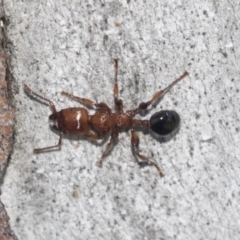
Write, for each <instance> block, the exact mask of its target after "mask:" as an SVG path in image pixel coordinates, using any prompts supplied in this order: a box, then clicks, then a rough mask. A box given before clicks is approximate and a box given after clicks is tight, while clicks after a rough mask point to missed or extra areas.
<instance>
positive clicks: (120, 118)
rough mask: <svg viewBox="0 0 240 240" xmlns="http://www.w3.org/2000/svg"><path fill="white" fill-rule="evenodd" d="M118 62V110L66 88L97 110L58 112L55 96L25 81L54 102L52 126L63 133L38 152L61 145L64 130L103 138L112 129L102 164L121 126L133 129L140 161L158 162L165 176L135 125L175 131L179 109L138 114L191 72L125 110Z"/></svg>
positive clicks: (167, 132)
mask: <svg viewBox="0 0 240 240" xmlns="http://www.w3.org/2000/svg"><path fill="white" fill-rule="evenodd" d="M114 63H115V84H114V89H113V95H114V103H115V106H116V112H112V111H111V109H110V108H109V107H108V105H107V104H106V103H103V102H101V103H95V102H93V101H91V100H90V99H87V98H81V97H77V96H74V95H72V94H70V93H67V92H64V91H62V95H64V96H67V97H69V98H71V99H73V100H76V101H78V102H80V103H82V104H84V105H85V106H86V107H88V108H95V110H96V112H95V113H94V114H93V115H89V113H88V111H87V109H85V108H82V107H75V108H66V109H62V110H61V111H59V112H58V111H57V110H56V107H55V105H54V103H53V102H52V101H51V100H49V99H47V98H45V97H42V96H40V95H39V94H37V93H35V92H33V91H32V90H31V89H30V88H29V87H28V86H27V85H26V84H24V90H25V91H26V92H27V93H29V94H30V95H32V96H35V97H37V98H39V99H41V100H43V101H45V102H47V103H48V104H49V105H50V107H51V110H52V112H53V113H52V114H51V115H50V116H49V121H50V123H51V124H50V126H51V127H52V129H54V130H57V131H58V132H59V133H60V137H59V141H58V144H56V145H54V146H50V147H44V148H36V149H34V153H40V152H43V151H46V150H49V149H53V148H57V147H60V146H61V144H62V136H63V134H75V135H83V136H85V137H86V138H88V139H92V140H99V139H102V138H104V137H106V136H107V134H108V133H111V138H110V141H109V143H108V144H107V146H106V149H105V151H104V152H103V154H102V157H101V159H100V161H99V162H98V164H99V166H102V163H103V160H104V158H105V156H106V155H107V153H108V152H109V150H110V149H111V148H112V147H113V145H114V143H116V140H117V138H118V132H119V130H120V129H131V146H132V151H133V154H134V156H135V157H136V159H137V161H138V163H140V162H146V163H148V164H151V165H153V166H155V167H156V168H157V170H158V173H159V175H160V177H163V176H164V174H163V172H162V171H161V169H160V167H159V166H158V165H157V164H156V163H155V162H153V161H151V160H149V159H148V158H147V157H145V156H144V155H141V154H140V153H139V137H138V135H137V133H136V132H135V131H134V128H139V127H140V128H143V129H149V128H150V129H151V130H152V131H153V132H154V133H155V134H156V135H158V136H160V137H166V136H169V135H172V134H174V133H175V132H176V131H177V130H178V128H179V124H180V117H179V115H178V113H177V112H175V111H169V110H162V111H160V112H157V113H155V114H153V115H152V116H151V118H150V120H139V119H135V118H134V116H135V115H136V114H137V113H139V112H140V111H142V110H146V109H147V108H148V107H149V106H150V105H151V104H152V103H154V102H156V101H158V100H159V99H160V98H161V97H162V96H163V95H164V94H165V93H166V92H168V91H169V90H170V89H171V88H172V87H173V86H174V85H175V84H176V83H178V82H179V81H180V80H182V79H183V78H184V77H186V76H187V75H188V72H187V71H185V72H184V73H183V74H182V75H181V76H180V77H179V78H177V79H176V80H175V81H173V82H172V83H171V84H170V85H169V86H168V87H166V88H165V89H163V90H160V91H158V92H157V93H155V94H154V95H153V97H152V99H151V100H149V101H147V102H142V103H140V104H139V106H138V107H137V108H135V109H132V110H128V111H123V101H122V100H121V99H119V98H118V79H117V76H118V59H114Z"/></svg>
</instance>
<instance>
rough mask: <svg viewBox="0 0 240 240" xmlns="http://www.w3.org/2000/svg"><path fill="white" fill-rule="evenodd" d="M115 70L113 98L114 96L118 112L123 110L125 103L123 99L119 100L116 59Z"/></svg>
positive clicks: (116, 62)
mask: <svg viewBox="0 0 240 240" xmlns="http://www.w3.org/2000/svg"><path fill="white" fill-rule="evenodd" d="M114 68H115V77H114V79H115V84H114V89H113V96H114V102H115V105H116V107H117V110H120V111H122V108H123V102H122V99H119V98H118V78H117V76H118V59H114Z"/></svg>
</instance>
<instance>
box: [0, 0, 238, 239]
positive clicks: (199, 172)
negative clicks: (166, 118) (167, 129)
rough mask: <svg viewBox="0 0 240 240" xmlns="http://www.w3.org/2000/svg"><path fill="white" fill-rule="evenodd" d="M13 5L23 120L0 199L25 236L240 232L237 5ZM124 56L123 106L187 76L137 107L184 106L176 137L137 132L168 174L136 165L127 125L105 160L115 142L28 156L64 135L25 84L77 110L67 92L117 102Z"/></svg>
mask: <svg viewBox="0 0 240 240" xmlns="http://www.w3.org/2000/svg"><path fill="white" fill-rule="evenodd" d="M4 3H5V6H4V7H5V12H6V19H7V21H6V22H5V25H6V29H7V30H6V34H7V37H8V39H9V43H8V45H7V49H8V52H9V53H10V57H11V68H10V72H11V74H12V76H13V79H14V81H13V83H12V85H11V90H12V94H13V96H14V103H15V116H16V124H15V127H14V128H15V135H14V149H13V153H12V154H11V158H10V164H9V166H8V168H7V171H6V175H5V178H4V181H3V184H2V188H1V191H2V195H1V199H2V201H3V203H4V204H5V207H6V209H7V212H8V215H9V217H10V223H11V227H12V229H13V230H14V232H15V233H16V235H17V236H18V238H19V239H25V240H26V239H30V240H32V239H35V240H40V239H52V240H55V239H57V240H60V239H68V240H71V239H166V240H171V239H179V240H180V239H185V240H186V239H224V240H226V239H231V240H233V239H236V240H238V239H240V230H239V219H240V207H239V201H240V192H239V184H240V162H239V158H240V148H239V142H240V134H239V122H240V111H239V110H240V109H239V105H240V95H239V88H240V83H239V76H240V70H239V59H240V41H239V39H240V30H239V25H240V20H239V14H240V3H236V2H235V3H234V4H232V3H230V2H229V1H225V0H222V1H198V0H197V1H196V0H195V1H189V0H188V1H184V0H182V1H171V0H170V1H166V0H163V1H155V0H149V1H132V0H128V1H103V0H100V1H76V0H65V1H63V0H62V1H59V0H52V1H30V0H29V1H13V0H5V1H4ZM116 57H117V58H119V61H120V62H119V67H120V70H119V83H120V84H119V85H120V96H121V98H122V99H123V100H124V106H125V109H131V108H134V107H136V106H137V104H138V103H139V102H141V101H143V100H144V101H146V100H148V99H150V98H151V96H152V94H153V93H154V92H155V91H156V90H158V89H160V88H163V87H164V86H167V85H168V84H169V83H171V82H172V81H173V80H174V79H175V78H176V77H178V76H179V75H181V74H182V73H183V71H184V70H187V71H188V72H189V73H190V75H189V77H188V78H185V79H184V80H183V81H182V82H181V83H179V84H178V85H177V86H175V87H174V88H173V89H172V90H171V91H170V92H169V93H168V94H167V95H166V96H165V97H164V98H163V99H162V101H161V102H160V103H159V104H158V105H156V106H154V107H153V108H152V109H151V111H149V112H148V113H147V114H146V115H145V116H137V117H139V118H143V119H147V118H149V117H150V116H151V114H152V113H154V112H156V111H158V110H160V109H174V110H176V111H177V112H179V114H180V115H181V128H180V131H179V133H178V134H177V135H176V136H175V137H174V138H173V139H172V140H171V141H169V142H167V143H160V142H159V141H157V140H156V139H155V138H153V137H152V136H151V135H150V134H147V133H148V132H144V133H142V132H139V136H140V140H141V144H140V148H141V150H142V153H144V154H146V155H147V156H148V157H150V158H151V159H154V160H155V161H156V162H157V163H158V164H159V165H160V166H161V167H162V169H163V171H164V173H165V177H164V178H163V179H160V178H159V176H158V174H157V172H156V169H155V168H154V167H139V165H138V164H137V163H136V162H135V160H134V158H133V156H132V154H131V149H130V133H129V132H127V133H126V132H123V133H121V134H120V136H119V142H118V145H117V146H116V147H115V148H114V149H113V151H112V152H111V154H110V155H109V156H108V157H107V159H106V161H105V162H104V164H103V167H102V168H101V169H100V168H99V167H98V166H97V165H96V162H97V161H98V160H99V158H100V156H101V154H102V152H103V149H104V148H105V145H106V143H107V141H105V142H104V143H103V144H101V143H99V144H93V143H92V142H89V141H87V140H85V139H82V138H81V137H80V138H70V139H69V138H64V140H63V145H62V148H61V150H60V151H54V152H49V153H44V154H39V155H35V154H33V152H32V150H33V148H34V147H42V146H48V145H52V144H55V143H57V141H58V136H57V135H56V134H55V133H53V132H52V131H50V129H49V126H48V115H49V114H50V109H49V107H48V106H46V105H44V104H41V103H40V102H38V101H35V100H34V99H32V98H30V97H29V96H27V95H26V94H25V93H24V92H23V89H22V84H23V83H27V84H28V85H29V86H30V87H31V88H32V89H34V90H35V91H36V92H38V93H41V94H42V95H44V96H46V97H47V98H49V99H51V100H52V101H53V102H54V103H55V104H56V107H57V109H59V110H60V109H62V108H65V107H70V106H79V104H78V103H77V102H74V101H71V100H69V99H66V98H65V97H64V96H61V94H60V93H61V91H62V90H65V91H68V92H70V93H74V94H75V95H78V96H82V97H88V98H90V99H93V100H94V101H98V102H101V101H104V102H107V103H108V104H109V105H110V106H111V107H113V94H112V93H113V84H114V67H113V58H116ZM90 112H91V113H92V110H91V111H90ZM4 122H5V121H4Z"/></svg>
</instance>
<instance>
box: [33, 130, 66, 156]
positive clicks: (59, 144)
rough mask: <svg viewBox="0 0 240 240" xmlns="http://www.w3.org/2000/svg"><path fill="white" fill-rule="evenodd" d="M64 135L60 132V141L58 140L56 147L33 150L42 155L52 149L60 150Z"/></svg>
mask: <svg viewBox="0 0 240 240" xmlns="http://www.w3.org/2000/svg"><path fill="white" fill-rule="evenodd" d="M62 135H63V133H62V132H60V137H59V140H58V144H56V145H54V146H50V147H44V148H35V149H33V152H34V153H41V152H45V151H47V150H49V149H52V148H59V147H60V146H61V144H62Z"/></svg>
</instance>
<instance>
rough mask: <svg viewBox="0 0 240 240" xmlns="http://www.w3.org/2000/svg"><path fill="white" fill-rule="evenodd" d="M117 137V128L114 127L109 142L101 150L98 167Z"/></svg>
mask: <svg viewBox="0 0 240 240" xmlns="http://www.w3.org/2000/svg"><path fill="white" fill-rule="evenodd" d="M117 138H118V130H117V128H114V129H113V130H112V134H111V138H110V142H109V143H108V144H107V146H106V149H105V151H104V152H103V154H102V157H101V159H100V160H99V162H98V165H99V167H102V164H103V161H104V159H105V157H106V155H107V154H108V153H109V151H110V150H111V149H112V148H113V146H114V144H115V143H116V140H117Z"/></svg>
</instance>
